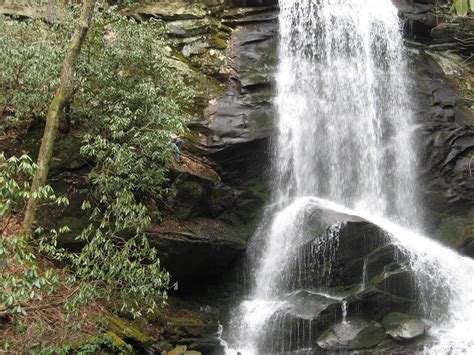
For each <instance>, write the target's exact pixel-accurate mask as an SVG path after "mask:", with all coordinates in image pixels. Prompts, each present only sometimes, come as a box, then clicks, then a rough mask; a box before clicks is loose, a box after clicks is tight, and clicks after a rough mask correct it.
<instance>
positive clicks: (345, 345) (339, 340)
mask: <svg viewBox="0 0 474 355" xmlns="http://www.w3.org/2000/svg"><path fill="white" fill-rule="evenodd" d="M385 338H386V334H385V331H384V329H383V328H382V326H381V325H380V324H379V323H376V322H370V323H369V322H365V321H362V320H350V321H348V322H346V323H339V324H336V325H334V326H333V327H331V328H330V329H328V330H327V331H325V332H324V333H323V334H322V335H321V336H320V337H319V338H318V340H317V341H316V343H317V344H318V346H319V347H320V348H321V349H323V350H326V351H340V350H357V349H369V348H373V347H375V346H377V345H378V344H380V343H381V342H382V341H383V340H385Z"/></svg>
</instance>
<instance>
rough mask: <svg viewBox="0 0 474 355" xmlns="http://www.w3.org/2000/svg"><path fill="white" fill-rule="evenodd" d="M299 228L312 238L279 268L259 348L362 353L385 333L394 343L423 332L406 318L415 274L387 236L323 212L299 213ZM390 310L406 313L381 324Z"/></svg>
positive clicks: (411, 303) (369, 225)
mask: <svg viewBox="0 0 474 355" xmlns="http://www.w3.org/2000/svg"><path fill="white" fill-rule="evenodd" d="M301 223H303V224H304V225H305V226H306V228H307V229H306V232H303V233H305V235H306V233H307V234H308V235H309V236H311V237H310V240H309V241H308V242H306V243H304V244H302V245H301V246H300V247H298V250H297V252H296V253H295V254H294V257H293V258H292V261H291V262H290V263H289V264H288V265H287V266H286V267H285V269H283V270H280V274H281V275H282V276H281V279H280V280H279V281H278V285H281V289H282V291H281V292H282V299H281V302H282V305H281V306H280V307H279V308H278V310H277V311H276V312H275V313H274V314H273V315H272V316H271V317H270V318H269V320H268V322H267V324H268V326H267V327H266V329H268V331H267V332H266V334H264V336H263V339H262V342H261V346H262V348H261V349H260V351H262V352H264V351H270V353H276V352H286V351H297V350H301V349H305V348H315V349H316V348H317V349H319V350H321V351H323V350H324V351H337V350H338V349H344V350H356V349H367V348H373V347H375V346H377V345H378V344H380V343H381V342H382V341H385V340H386V339H387V338H388V335H389V334H393V336H392V335H391V336H392V338H394V339H397V340H399V339H401V338H402V337H403V336H406V338H407V339H409V338H410V336H411V337H412V338H416V337H417V336H419V335H421V334H423V333H424V328H423V330H422V331H421V333H419V331H420V328H419V325H420V324H422V323H420V322H419V321H418V320H417V319H416V314H415V313H413V312H415V309H416V307H414V306H415V305H416V299H417V288H416V284H415V275H414V273H413V272H412V270H411V268H410V266H409V263H408V261H407V256H406V255H405V254H404V252H403V251H402V250H400V249H399V248H398V246H397V245H396V244H394V243H393V242H392V237H391V236H390V235H389V234H387V232H385V231H384V230H382V229H380V228H379V227H378V226H376V225H374V224H372V223H370V222H368V221H365V220H363V219H361V218H359V217H357V216H349V215H344V214H341V213H337V212H334V211H331V210H328V209H326V208H322V207H314V208H311V209H310V210H306V211H305V217H304V222H301ZM394 312H405V313H407V314H405V316H406V318H403V317H401V318H400V319H402V320H403V321H404V320H405V319H407V323H403V325H400V329H399V328H397V325H394V324H393V323H391V322H389V321H386V322H385V323H382V324H380V322H381V321H382V319H384V317H385V316H387V315H389V314H400V313H394ZM408 314H411V315H408ZM359 317H364V318H363V319H362V318H359ZM386 319H388V320H390V319H394V317H393V316H389V317H386ZM408 319H409V321H408ZM385 325H386V326H385ZM423 327H424V325H423ZM394 329H399V330H398V333H397V331H396V330H394ZM415 334H416V335H415ZM316 339H317V340H316Z"/></svg>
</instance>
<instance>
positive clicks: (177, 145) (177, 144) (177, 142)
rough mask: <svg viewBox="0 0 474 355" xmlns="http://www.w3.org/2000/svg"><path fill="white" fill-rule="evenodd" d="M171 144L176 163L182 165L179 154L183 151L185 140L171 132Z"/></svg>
mask: <svg viewBox="0 0 474 355" xmlns="http://www.w3.org/2000/svg"><path fill="white" fill-rule="evenodd" d="M170 139H171V141H170V144H171V145H172V146H173V148H174V150H175V153H174V157H175V159H176V162H178V163H181V162H182V160H181V154H180V153H179V152H180V150H181V146H182V145H183V143H184V142H183V140H182V139H181V138H180V137H179V136H178V135H177V134H176V133H174V132H170Z"/></svg>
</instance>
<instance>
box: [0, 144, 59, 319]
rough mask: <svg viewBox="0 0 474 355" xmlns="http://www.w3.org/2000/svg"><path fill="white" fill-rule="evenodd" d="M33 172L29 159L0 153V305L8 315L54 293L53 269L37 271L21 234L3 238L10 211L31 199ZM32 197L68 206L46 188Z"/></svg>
mask: <svg viewBox="0 0 474 355" xmlns="http://www.w3.org/2000/svg"><path fill="white" fill-rule="evenodd" d="M35 170H36V165H35V164H33V162H32V161H31V159H30V158H29V157H28V156H26V155H23V156H21V157H20V158H16V157H11V158H9V159H6V158H5V156H4V154H3V153H0V219H1V221H2V223H1V226H2V229H1V234H2V235H1V237H2V238H1V239H0V285H1V288H0V305H2V304H3V308H4V310H5V311H7V312H10V313H20V314H24V313H25V304H27V303H28V302H30V301H32V300H35V299H41V297H42V295H43V294H44V293H45V292H47V293H52V292H54V291H55V289H56V287H57V284H58V281H59V280H58V277H57V275H55V273H54V272H53V270H52V269H48V270H43V271H42V270H40V268H39V266H38V265H37V262H36V254H35V253H34V251H33V249H32V248H31V246H30V245H29V244H28V243H27V241H26V240H25V238H23V237H22V236H20V235H14V236H8V237H7V236H5V230H6V229H7V228H8V227H9V224H10V223H9V222H10V220H11V212H12V210H15V209H18V208H19V207H20V206H21V205H22V202H23V201H24V199H26V198H29V197H30V192H29V191H30V184H29V181H30V179H31V177H32V176H33V174H34V172H35ZM34 198H37V199H40V200H42V201H46V202H49V203H54V204H57V205H64V204H67V200H66V199H64V198H61V197H56V196H55V195H54V193H53V190H52V189H51V187H49V186H45V187H44V188H42V189H40V190H38V191H37V192H36V193H35V194H34Z"/></svg>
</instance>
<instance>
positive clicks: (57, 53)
mask: <svg viewBox="0 0 474 355" xmlns="http://www.w3.org/2000/svg"><path fill="white" fill-rule="evenodd" d="M0 33H1V35H0V122H1V123H0V130H1V129H2V128H3V127H1V125H2V124H4V122H7V123H11V122H14V123H17V122H19V120H20V119H24V118H26V117H33V118H35V117H36V118H42V117H44V115H45V113H46V109H47V106H48V104H49V102H50V101H51V99H52V97H53V93H54V89H55V88H56V87H57V84H58V81H59V75H58V73H59V70H60V65H61V60H62V56H63V52H64V49H65V45H66V44H67V42H66V41H64V29H63V28H62V27H59V26H54V27H53V29H51V28H50V26H48V25H46V24H45V23H44V22H43V21H41V20H30V21H24V22H16V21H11V20H8V19H7V18H6V17H4V16H0ZM6 117H8V120H7V119H6Z"/></svg>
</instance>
